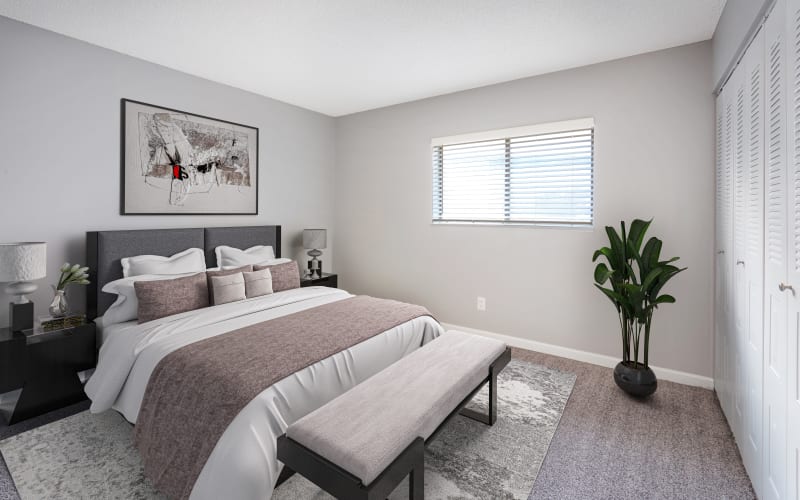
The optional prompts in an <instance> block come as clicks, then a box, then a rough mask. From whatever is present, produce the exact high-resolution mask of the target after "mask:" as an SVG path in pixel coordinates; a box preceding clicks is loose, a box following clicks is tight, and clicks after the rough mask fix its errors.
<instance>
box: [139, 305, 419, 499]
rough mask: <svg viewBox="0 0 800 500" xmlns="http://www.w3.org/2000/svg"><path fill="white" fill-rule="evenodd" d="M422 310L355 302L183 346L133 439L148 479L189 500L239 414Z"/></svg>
mask: <svg viewBox="0 0 800 500" xmlns="http://www.w3.org/2000/svg"><path fill="white" fill-rule="evenodd" d="M426 315H430V313H429V312H428V310H427V309H425V308H424V307H421V306H416V305H411V304H405V303H402V302H396V301H393V300H385V299H376V298H373V297H367V296H358V297H352V298H349V299H344V300H340V301H337V302H333V303H330V304H325V305H322V306H319V307H314V308H311V309H307V310H305V311H300V312H297V313H294V314H290V315H287V316H283V317H280V318H276V319H272V320H269V321H265V322H263V323H258V324H255V325H251V326H248V327H245V328H241V329H239V330H234V331H232V332H228V333H225V334H222V335H218V336H216V337H212V338H209V339H205V340H201V341H198V342H195V343H193V344H189V345H187V346H184V347H182V348H180V349H178V350H176V351H174V352H172V353H170V354H168V355H167V356H165V357H164V358H163V359H162V360H161V361H160V362H159V363H158V365H157V366H156V368H155V369H154V370H153V373H152V375H151V376H150V380H149V381H148V383H147V389H146V391H145V394H144V399H143V400H142V406H141V410H140V411H139V417H138V419H137V422H136V428H135V431H134V439H135V443H136V447H137V448H138V449H139V451H140V452H141V455H142V461H143V463H144V470H145V474H146V475H147V477H148V478H150V480H151V481H153V483H154V484H155V486H156V487H157V488H158V489H159V490H161V491H162V492H164V493H166V494H167V495H169V496H171V497H174V498H188V497H189V494H190V493H191V491H192V487H193V486H194V483H195V481H196V480H197V477H198V476H199V475H200V472H201V471H202V469H203V466H204V465H205V463H206V461H207V460H208V457H209V456H210V455H211V451H212V450H213V449H214V446H216V444H217V441H218V440H219V438H220V437H221V436H222V433H223V432H224V431H225V429H226V428H227V427H228V425H229V424H230V423H231V422H232V421H233V419H234V417H236V415H237V414H238V413H239V412H240V411H241V410H242V409H243V408H244V407H245V406H246V405H247V404H248V403H249V402H250V401H252V400H253V398H255V397H256V396H257V395H258V394H259V393H261V392H262V391H264V390H265V389H267V388H268V387H269V386H271V385H272V384H274V383H275V382H278V381H279V380H281V379H283V378H286V377H288V376H289V375H291V374H293V373H295V372H296V371H298V370H302V369H303V368H306V367H308V366H310V365H312V364H314V363H316V362H318V361H321V360H323V359H325V358H327V357H329V356H332V355H334V354H336V353H338V352H340V351H343V350H345V349H348V348H350V347H352V346H354V345H356V344H358V343H360V342H362V341H364V340H367V339H369V338H371V337H374V336H375V335H378V334H379V333H382V332H384V331H386V330H389V329H391V328H393V327H395V326H398V325H400V324H402V323H405V322H406V321H410V320H412V319H414V318H418V317H420V316H426ZM265 472H266V471H265Z"/></svg>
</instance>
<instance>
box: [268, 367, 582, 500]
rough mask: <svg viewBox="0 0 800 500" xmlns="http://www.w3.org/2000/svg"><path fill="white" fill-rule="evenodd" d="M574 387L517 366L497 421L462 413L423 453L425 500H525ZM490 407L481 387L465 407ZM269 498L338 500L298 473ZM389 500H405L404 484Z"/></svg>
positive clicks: (501, 383) (507, 373)
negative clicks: (491, 423) (492, 422)
mask: <svg viewBox="0 0 800 500" xmlns="http://www.w3.org/2000/svg"><path fill="white" fill-rule="evenodd" d="M574 383H575V376H574V375H572V374H571V373H566V372H561V371H557V370H551V369H548V368H544V367H542V366H539V365H535V364H531V363H527V362H524V361H519V360H512V361H511V363H509V365H508V366H507V367H506V368H505V370H503V371H502V372H501V373H500V375H499V376H498V380H497V384H498V391H497V394H498V404H497V411H498V419H497V423H496V424H495V425H494V426H492V427H489V426H487V425H484V424H481V423H479V422H476V421H474V420H471V419H469V418H466V417H463V416H460V415H459V416H457V417H455V418H454V419H453V420H451V421H450V422H448V423H447V425H446V426H445V427H444V428H443V429H442V432H441V434H439V436H437V437H436V439H435V440H434V441H433V442H432V443H430V445H429V446H428V447H427V449H426V450H425V496H426V498H433V499H448V498H463V499H485V498H497V499H522V500H524V499H526V498H528V494H529V493H530V491H531V486H532V485H533V482H534V480H536V475H537V473H538V471H539V466H540V465H541V463H542V460H543V459H544V456H545V454H546V453H547V447H548V446H549V445H550V440H551V439H552V437H553V433H554V432H555V430H556V426H558V421H559V419H560V418H561V412H562V411H563V410H564V405H565V404H566V403H567V399H568V398H569V394H570V392H571V391H572V386H573V384H574ZM487 401H488V390H487V388H484V389H483V390H482V391H481V392H479V393H478V394H477V395H476V397H475V399H474V400H473V403H474V404H470V405H469V406H468V407H470V408H474V409H476V410H480V411H484V412H485V410H486V408H487ZM272 498H273V500H294V499H298V498H303V499H309V500H323V499H325V500H329V499H332V498H333V497H331V496H330V495H328V494H326V493H324V492H322V491H321V490H320V489H319V488H317V487H316V486H315V485H314V484H313V483H311V482H309V481H307V480H306V479H304V478H302V477H301V476H299V475H297V474H295V475H294V476H293V477H292V478H291V479H290V480H289V481H287V482H286V483H284V484H283V485H281V486H280V487H279V488H278V489H277V490H276V491H275V493H274V494H273V496H272ZM389 498H390V499H391V500H401V499H407V498H408V483H407V481H404V482H403V483H402V484H401V485H400V486H398V488H397V489H396V490H395V491H394V493H392V495H391V496H390V497H389Z"/></svg>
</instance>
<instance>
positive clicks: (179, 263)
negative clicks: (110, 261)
mask: <svg viewBox="0 0 800 500" xmlns="http://www.w3.org/2000/svg"><path fill="white" fill-rule="evenodd" d="M121 262H122V276H124V277H126V278H129V277H131V276H139V275H142V274H172V275H175V274H185V273H201V272H203V271H205V270H206V256H205V253H204V252H203V250H202V249H201V248H189V249H188V250H184V251H183V252H179V253H176V254H175V255H173V256H172V257H162V256H161V255H137V256H135V257H125V258H124V259H122V260H121Z"/></svg>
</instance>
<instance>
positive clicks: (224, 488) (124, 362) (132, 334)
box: [86, 287, 443, 499]
mask: <svg viewBox="0 0 800 500" xmlns="http://www.w3.org/2000/svg"><path fill="white" fill-rule="evenodd" d="M348 297H352V295H350V294H349V293H347V292H345V291H343V290H339V289H335V288H325V287H309V288H298V289H295V290H287V291H285V292H279V293H275V294H272V295H266V296H264V297H258V298H254V299H248V300H244V301H241V302H234V303H230V304H223V305H219V306H214V307H209V308H205V309H200V310H197V311H191V312H187V313H183V314H177V315H175V316H170V317H167V318H162V319H160V320H156V321H151V322H147V323H144V324H142V325H139V324H136V323H135V322H128V323H120V324H118V325H112V326H110V327H107V328H104V330H103V339H104V340H103V345H102V347H101V348H100V354H99V360H98V365H97V369H96V370H95V372H94V374H93V375H92V377H91V378H90V379H89V381H88V382H87V384H86V393H87V394H88V395H89V398H90V399H91V400H92V406H91V411H92V412H94V413H99V412H103V411H106V410H109V409H111V408H113V409H115V410H117V411H119V412H120V413H122V414H123V415H124V416H125V418H126V419H128V421H130V422H133V423H135V422H136V418H137V416H138V414H139V408H140V405H141V403H142V398H143V396H144V391H145V388H146V387H147V382H148V380H149V379H150V374H151V373H152V371H153V369H154V368H155V367H156V365H157V364H158V362H159V361H160V360H161V359H162V358H164V356H166V355H167V354H169V353H170V352H172V351H174V350H176V349H179V348H181V347H183V346H185V345H188V344H191V343H192V342H196V341H198V340H202V339H205V338H209V337H214V336H216V335H221V334H223V333H226V332H229V331H232V330H236V329H239V328H243V327H245V326H248V325H252V324H255V323H259V322H262V321H267V320H269V319H273V318H277V317H280V316H285V315H287V314H291V313H295V312H298V311H302V310H304V309H309V308H311V307H316V306H320V305H323V304H328V303H330V302H335V301H337V300H342V299H345V298H348ZM442 332H443V331H442V328H441V326H440V325H439V324H438V323H437V322H436V321H435V320H433V319H432V318H430V317H428V316H425V317H421V318H416V319H414V320H411V321H408V322H406V323H404V324H402V325H399V326H397V327H395V328H392V329H391V330H387V331H386V332H384V333H382V334H379V335H377V336H375V337H372V338H371V339H369V340H366V341H364V342H362V343H360V344H357V345H355V346H353V347H351V348H350V349H347V350H345V351H342V352H340V353H338V354H335V355H333V356H331V357H329V358H326V359H324V360H322V361H320V362H318V363H315V364H313V365H311V366H309V367H308V368H305V369H303V370H300V371H298V372H296V373H295V374H293V375H291V376H289V377H287V378H285V379H283V380H281V381H279V382H276V383H275V384H274V385H272V386H270V387H269V388H267V389H266V390H264V391H263V392H261V393H260V394H259V395H258V396H256V398H255V399H253V400H252V401H251V402H250V403H249V404H248V405H247V406H245V408H244V409H242V411H241V412H240V413H239V414H238V415H237V416H236V418H234V420H233V422H231V424H230V426H229V427H228V428H227V430H226V431H225V432H224V433H223V435H222V437H221V438H220V439H219V441H218V442H217V444H216V446H215V448H214V450H213V451H212V453H211V456H210V457H209V459H208V461H207V462H206V464H205V466H204V468H203V470H202V472H201V473H200V476H199V478H198V480H197V482H196V483H195V485H194V489H193V490H192V495H191V498H192V499H212V498H213V499H218V498H230V499H265V498H269V497H270V496H271V495H272V490H273V488H274V485H275V482H276V481H277V478H278V473H279V472H280V467H281V465H280V463H279V462H278V461H277V459H276V448H275V441H276V439H277V437H278V436H280V435H281V434H283V433H284V431H285V429H286V427H287V426H289V424H291V423H292V422H294V421H296V420H297V419H299V418H300V417H302V416H304V415H306V414H307V413H309V412H311V411H313V410H315V409H316V408H318V407H320V406H322V405H323V404H325V403H327V402H328V401H330V400H331V399H333V398H335V397H336V396H338V395H340V394H342V393H344V392H345V391H347V390H348V389H350V388H351V387H353V386H355V385H356V384H358V383H360V382H362V381H364V380H366V379H367V378H369V377H370V376H372V375H374V374H375V373H377V372H379V371H380V370H382V369H383V368H385V367H387V366H389V365H390V364H392V363H394V362H395V361H397V360H398V359H400V358H402V357H403V356H405V355H407V354H409V353H411V352H413V351H414V350H416V349H417V348H419V347H420V346H421V345H423V344H425V343H427V342H429V341H430V340H432V339H434V338H436V337H437V336H439V335H440V334H441V333H442ZM186 424H187V425H191V422H187V423H186Z"/></svg>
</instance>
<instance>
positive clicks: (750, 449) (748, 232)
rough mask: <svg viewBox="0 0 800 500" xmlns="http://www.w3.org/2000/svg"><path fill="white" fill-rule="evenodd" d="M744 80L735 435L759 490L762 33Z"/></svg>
mask: <svg viewBox="0 0 800 500" xmlns="http://www.w3.org/2000/svg"><path fill="white" fill-rule="evenodd" d="M738 71H741V72H742V73H743V77H744V80H745V99H746V104H745V136H746V142H747V146H746V153H745V156H746V161H745V164H746V168H747V190H746V195H745V196H746V199H747V202H746V205H747V206H746V217H745V252H744V264H743V265H742V266H741V267H744V272H745V276H746V292H745V293H746V305H745V307H746V310H747V319H746V321H747V326H746V329H745V338H744V339H743V341H744V343H743V345H742V347H741V349H742V356H743V360H744V361H743V365H744V366H743V387H742V391H743V393H744V398H743V400H744V404H743V406H744V421H743V429H742V430H743V433H742V435H741V436H737V438H738V439H737V440H738V441H739V445H740V449H741V452H742V459H743V460H744V464H745V467H746V468H747V472H748V474H749V475H750V479H751V481H752V483H753V488H754V489H755V491H756V492H757V493H758V492H760V491H761V472H762V471H761V456H762V452H763V449H762V445H761V443H762V437H763V418H762V412H763V380H764V369H763V367H764V351H763V345H764V314H763V310H764V32H763V30H762V31H760V32H759V33H758V35H757V36H756V37H755V39H754V40H753V42H752V43H751V44H750V47H749V48H748V49H747V53H746V54H745V57H744V59H743V60H742V63H741V65H740V69H739V70H738Z"/></svg>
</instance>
